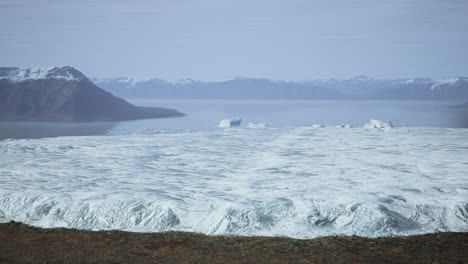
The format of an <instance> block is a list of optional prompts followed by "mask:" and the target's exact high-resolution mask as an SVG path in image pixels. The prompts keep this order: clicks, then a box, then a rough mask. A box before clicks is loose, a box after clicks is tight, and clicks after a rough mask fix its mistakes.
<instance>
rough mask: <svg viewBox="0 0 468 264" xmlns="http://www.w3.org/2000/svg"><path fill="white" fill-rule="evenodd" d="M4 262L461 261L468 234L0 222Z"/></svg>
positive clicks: (0, 257) (467, 248)
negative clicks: (260, 233)
mask: <svg viewBox="0 0 468 264" xmlns="http://www.w3.org/2000/svg"><path fill="white" fill-rule="evenodd" d="M0 241H1V243H0V263H168V264H170V263H463V261H465V260H466V259H468V232H447V233H430V234H424V235H416V236H398V237H379V238H366V237H358V236H328V237H319V238H312V239H293V238H288V237H244V236H234V235H216V236H210V235H203V234H198V233H189V232H162V233H138V232H126V231H117V230H112V231H89V230H78V229H68V228H39V227H33V226H29V225H26V224H23V223H19V222H13V221H12V222H9V223H1V224H0Z"/></svg>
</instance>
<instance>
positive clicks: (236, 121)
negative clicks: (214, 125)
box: [218, 118, 242, 128]
mask: <svg viewBox="0 0 468 264" xmlns="http://www.w3.org/2000/svg"><path fill="white" fill-rule="evenodd" d="M241 122H242V119H241V118H228V119H223V120H221V121H220V122H219V125H218V127H222V128H228V127H235V126H240V125H241Z"/></svg>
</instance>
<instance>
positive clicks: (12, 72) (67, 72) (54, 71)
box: [0, 66, 87, 82]
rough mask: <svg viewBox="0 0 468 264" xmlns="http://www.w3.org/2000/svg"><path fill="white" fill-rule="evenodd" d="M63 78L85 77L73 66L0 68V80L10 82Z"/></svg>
mask: <svg viewBox="0 0 468 264" xmlns="http://www.w3.org/2000/svg"><path fill="white" fill-rule="evenodd" d="M44 79H64V80H67V81H78V80H84V79H87V78H86V76H85V75H84V74H82V73H81V72H79V71H78V70H76V69H75V68H73V67H70V66H65V67H51V68H40V67H38V68H24V69H23V68H16V67H5V68H0V80H7V81H10V82H22V81H27V80H44Z"/></svg>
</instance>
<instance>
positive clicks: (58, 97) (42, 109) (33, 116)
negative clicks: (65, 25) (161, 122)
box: [0, 67, 183, 122]
mask: <svg viewBox="0 0 468 264" xmlns="http://www.w3.org/2000/svg"><path fill="white" fill-rule="evenodd" d="M182 115H183V114H182V113H180V112H178V111H176V110H173V109H166V108H152V107H139V106H134V105H132V104H130V103H128V102H126V101H125V100H123V99H121V98H118V97H115V96H113V95H112V94H110V93H109V92H106V91H104V90H102V89H100V88H99V87H97V86H96V85H94V83H93V82H91V81H90V80H89V79H88V78H87V77H86V76H85V75H83V74H82V73H81V72H79V71H78V70H76V69H74V68H72V67H61V68H59V67H55V68H51V69H46V70H41V69H36V70H31V69H19V68H0V120H2V121H50V122H90V121H120V120H132V119H144V118H161V117H175V116H182Z"/></svg>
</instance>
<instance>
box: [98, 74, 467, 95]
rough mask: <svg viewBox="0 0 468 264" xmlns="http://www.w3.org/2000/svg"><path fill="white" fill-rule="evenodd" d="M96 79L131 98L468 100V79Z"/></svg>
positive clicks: (112, 90) (101, 84)
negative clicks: (300, 80) (173, 80)
mask: <svg viewBox="0 0 468 264" xmlns="http://www.w3.org/2000/svg"><path fill="white" fill-rule="evenodd" d="M92 80H93V81H94V83H95V84H96V85H97V86H99V87H101V88H103V89H105V90H107V91H109V92H111V93H113V94H115V95H117V96H121V97H125V98H172V99H178V98H187V99H333V100H447V101H459V100H466V99H468V78H465V77H459V78H451V79H446V80H433V79H429V78H412V79H409V78H407V79H373V78H369V77H366V76H359V77H356V78H352V79H326V80H312V81H302V82H293V81H273V80H269V79H263V78H244V77H238V78H235V79H232V80H227V81H221V82H202V81H195V80H191V79H184V80H179V81H176V82H169V81H165V80H161V79H149V80H144V81H135V80H133V79H131V78H125V77H119V78H93V79H92Z"/></svg>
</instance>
